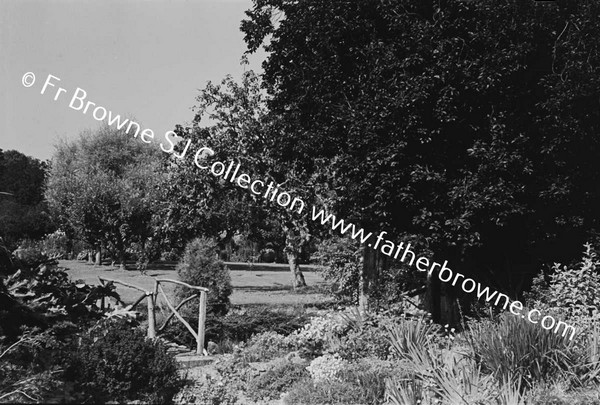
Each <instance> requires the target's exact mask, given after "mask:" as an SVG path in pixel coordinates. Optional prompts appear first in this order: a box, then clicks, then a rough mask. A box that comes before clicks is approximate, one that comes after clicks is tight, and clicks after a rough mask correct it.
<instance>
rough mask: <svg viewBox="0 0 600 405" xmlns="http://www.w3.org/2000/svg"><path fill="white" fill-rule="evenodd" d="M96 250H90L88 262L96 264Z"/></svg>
mask: <svg viewBox="0 0 600 405" xmlns="http://www.w3.org/2000/svg"><path fill="white" fill-rule="evenodd" d="M93 255H94V252H93V251H92V250H88V255H87V256H88V264H94V258H93Z"/></svg>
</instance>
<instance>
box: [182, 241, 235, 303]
mask: <svg viewBox="0 0 600 405" xmlns="http://www.w3.org/2000/svg"><path fill="white" fill-rule="evenodd" d="M216 253H217V246H216V243H215V242H214V241H212V240H211V239H208V238H196V239H194V240H193V241H191V242H190V243H188V245H187V246H186V248H185V253H184V255H183V258H182V260H181V262H180V263H179V264H178V265H177V275H178V277H179V280H181V281H183V282H184V283H188V284H190V285H193V286H199V287H205V288H208V289H209V292H208V297H207V313H208V312H210V313H213V314H215V315H224V314H226V313H227V311H228V310H229V305H230V303H229V296H230V295H231V293H232V292H233V288H232V286H231V276H230V274H229V269H228V268H227V267H225V265H224V264H223V262H221V261H220V260H218V259H216V257H215V256H216ZM191 293H192V291H191V290H190V289H189V288H187V287H183V286H177V289H176V293H175V294H176V296H177V298H178V300H179V301H181V300H183V299H185V298H187V297H188V296H189V295H191Z"/></svg>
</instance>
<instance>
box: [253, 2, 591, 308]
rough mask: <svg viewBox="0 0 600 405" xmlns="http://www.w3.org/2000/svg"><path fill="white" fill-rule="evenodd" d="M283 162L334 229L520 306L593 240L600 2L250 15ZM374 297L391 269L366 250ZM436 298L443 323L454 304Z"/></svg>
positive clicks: (280, 5)
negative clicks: (384, 240)
mask: <svg viewBox="0 0 600 405" xmlns="http://www.w3.org/2000/svg"><path fill="white" fill-rule="evenodd" d="M247 15H248V19H247V20H245V21H244V22H243V23H242V30H243V31H244V32H245V34H246V42H247V44H248V47H249V52H253V51H255V50H256V49H258V47H260V46H261V44H263V43H266V44H267V45H266V47H265V48H266V50H267V51H268V52H269V56H268V59H267V60H266V62H265V63H264V64H263V68H264V76H263V79H264V83H265V87H266V90H267V92H268V93H269V95H270V101H269V104H268V105H269V109H270V113H271V116H270V120H271V121H272V122H275V123H277V125H278V126H279V127H280V128H281V131H280V132H279V133H278V134H277V138H276V139H273V143H272V147H273V149H274V151H273V156H275V157H278V161H279V163H280V164H281V165H288V166H289V167H290V168H292V170H297V171H300V172H303V173H305V174H306V175H307V176H309V177H310V176H312V175H319V174H320V175H321V176H322V182H321V183H322V184H327V185H328V188H329V190H330V193H331V195H332V196H333V197H332V200H331V201H332V204H333V206H334V208H335V209H336V211H337V213H338V214H339V215H343V216H345V217H347V218H350V219H354V220H356V221H357V222H358V223H360V224H361V225H362V226H363V227H365V228H366V229H367V230H382V229H385V230H387V231H389V232H390V233H392V234H395V235H396V236H397V240H398V241H399V240H405V241H406V240H410V241H411V243H412V246H413V247H417V248H418V249H419V248H420V249H423V250H428V251H432V252H434V253H435V256H436V257H437V258H438V260H442V261H443V260H446V259H447V260H449V262H450V265H451V267H453V269H454V270H456V271H460V272H462V273H463V274H466V275H472V276H475V277H476V279H477V280H478V281H480V282H482V283H488V284H490V285H492V286H495V287H496V288H499V289H502V290H505V291H507V292H509V293H511V295H518V294H519V293H520V292H521V291H522V290H523V288H524V287H526V286H527V282H528V280H529V279H531V277H532V276H533V274H534V273H535V272H536V271H538V270H539V268H540V265H541V264H544V263H551V262H553V261H568V260H569V259H573V258H574V257H575V256H576V255H577V253H578V250H579V246H581V243H582V242H583V240H584V239H585V238H586V237H588V236H589V233H590V232H593V231H594V230H596V229H598V225H599V224H598V221H600V188H599V187H597V185H594V183H593V180H592V179H594V178H598V176H599V175H600V163H599V162H600V161H599V160H598V159H597V156H598V154H599V152H600V138H599V137H598V136H597V134H598V133H599V131H598V130H599V129H600V128H598V127H599V126H600V108H599V107H600V106H599V99H600V98H599V94H598V88H600V87H599V84H600V83H599V82H600V74H599V71H600V70H599V67H600V58H599V57H600V53H599V52H598V51H599V46H600V41H599V40H600V19H599V17H600V3H598V2H597V1H594V0H579V1H572V2H554V3H550V4H548V3H544V2H533V1H529V0H501V1H495V0H494V1H491V0H483V1H462V0H443V1H431V0H427V1H423V0H402V1H390V0H383V1H381V0H365V1H359V2H346V1H344V2H341V1H340V2H337V1H334V2H331V1H325V0H314V1H301V2H298V1H288V0H254V7H253V9H252V10H249V11H248V12H247ZM364 255H365V257H364V264H365V269H364V275H363V277H364V279H365V281H366V283H365V285H366V286H367V288H366V289H365V291H364V293H365V295H366V296H367V297H368V294H369V289H371V290H372V289H373V288H377V286H376V280H377V273H378V272H379V271H381V270H382V268H381V267H385V266H389V265H391V264H390V263H389V260H385V259H386V257H382V255H381V254H380V253H378V252H375V251H371V250H369V249H364ZM436 280H437V276H436V275H434V276H433V278H432V279H431V280H430V282H429V283H428V289H429V303H428V305H429V310H430V311H431V312H432V313H433V316H434V318H435V319H436V320H441V318H443V317H444V318H446V319H448V318H450V319H451V318H452V312H448V313H446V314H443V313H441V308H442V302H441V299H440V295H442V294H443V295H444V296H445V299H446V300H447V304H450V305H446V306H445V307H446V308H451V303H453V302H454V301H455V297H456V295H455V293H456V292H455V291H452V290H450V289H448V290H444V289H442V287H441V286H440V285H439V282H436Z"/></svg>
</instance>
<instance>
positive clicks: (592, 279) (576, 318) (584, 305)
mask: <svg viewBox="0 0 600 405" xmlns="http://www.w3.org/2000/svg"><path fill="white" fill-rule="evenodd" d="M584 248H585V250H584V252H583V257H582V259H581V260H580V261H579V263H577V264H576V265H575V266H564V265H560V264H558V263H556V264H555V265H554V267H553V271H552V274H551V275H549V276H546V275H545V274H544V273H540V274H539V275H538V276H537V277H536V278H535V279H534V281H533V287H532V291H531V293H529V294H528V295H527V298H528V303H529V304H530V305H531V306H532V307H535V308H537V309H539V310H544V311H545V312H552V313H554V314H556V315H557V316H558V317H560V318H563V319H565V320H566V321H568V322H570V323H571V324H573V325H575V326H577V327H579V329H581V330H587V329H589V328H590V327H591V326H592V325H593V324H594V323H598V322H599V321H600V260H598V257H597V254H596V252H594V250H593V249H592V245H591V244H589V243H588V244H586V245H585V246H584Z"/></svg>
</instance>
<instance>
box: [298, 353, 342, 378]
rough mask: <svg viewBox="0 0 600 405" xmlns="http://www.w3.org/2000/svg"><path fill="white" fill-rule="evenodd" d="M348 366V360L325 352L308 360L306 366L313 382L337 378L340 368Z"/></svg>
mask: <svg viewBox="0 0 600 405" xmlns="http://www.w3.org/2000/svg"><path fill="white" fill-rule="evenodd" d="M347 367H348V362H347V361H346V360H344V359H342V358H341V357H340V356H339V355H337V354H325V355H323V356H320V357H317V358H315V359H313V360H312V361H311V362H310V365H309V366H308V367H307V368H306V369H307V370H308V372H309V373H310V377H311V378H312V380H313V381H314V382H315V384H319V383H322V382H323V381H327V380H335V379H339V374H340V372H341V371H342V370H344V369H345V368H347Z"/></svg>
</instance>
